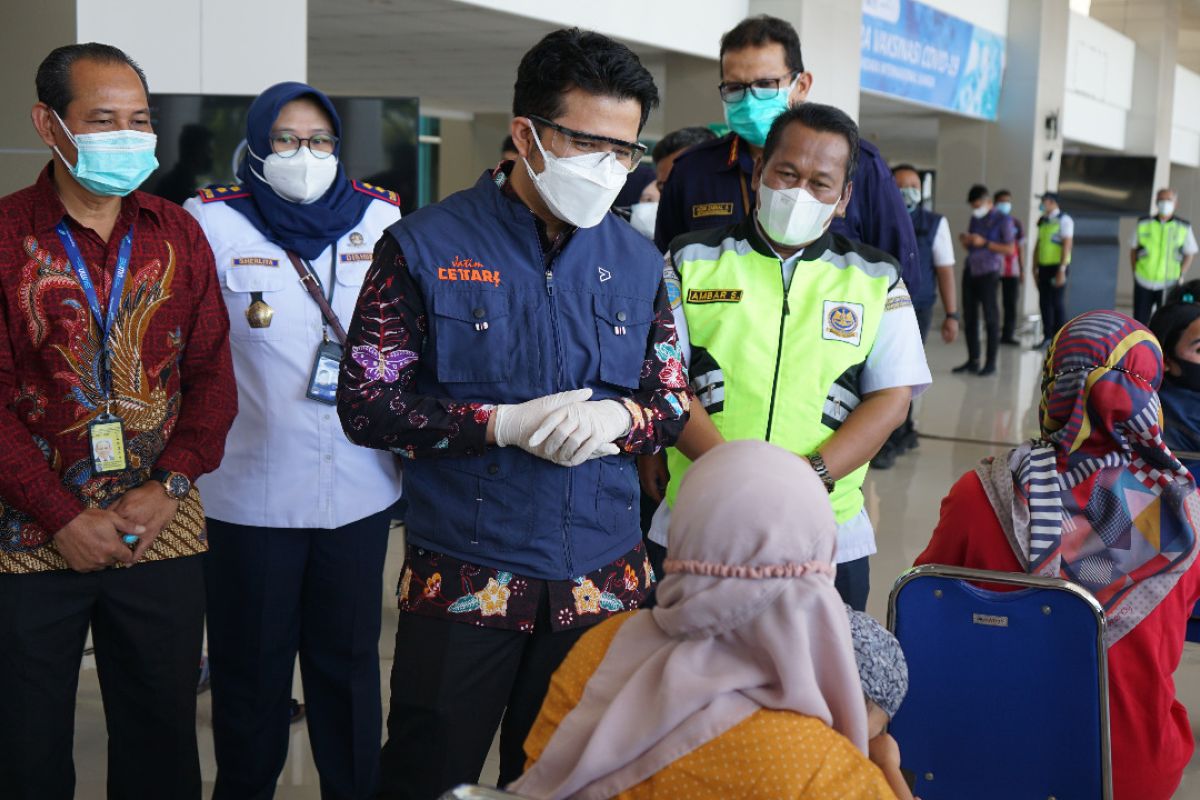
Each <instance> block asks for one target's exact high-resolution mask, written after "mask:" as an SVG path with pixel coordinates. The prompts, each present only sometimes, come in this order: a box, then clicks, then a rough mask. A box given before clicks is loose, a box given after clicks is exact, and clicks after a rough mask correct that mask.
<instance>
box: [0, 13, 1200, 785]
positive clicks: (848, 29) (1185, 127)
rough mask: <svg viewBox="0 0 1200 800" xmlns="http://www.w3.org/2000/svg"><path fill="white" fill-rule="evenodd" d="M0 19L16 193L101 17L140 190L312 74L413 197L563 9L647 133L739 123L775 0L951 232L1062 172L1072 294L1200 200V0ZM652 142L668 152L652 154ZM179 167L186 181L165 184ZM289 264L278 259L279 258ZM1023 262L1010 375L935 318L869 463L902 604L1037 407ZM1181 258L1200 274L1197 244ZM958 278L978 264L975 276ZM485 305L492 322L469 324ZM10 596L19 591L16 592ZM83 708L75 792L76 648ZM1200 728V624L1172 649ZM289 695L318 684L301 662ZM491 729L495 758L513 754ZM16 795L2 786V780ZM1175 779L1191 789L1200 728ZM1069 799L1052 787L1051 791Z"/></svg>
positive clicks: (299, 730)
mask: <svg viewBox="0 0 1200 800" xmlns="http://www.w3.org/2000/svg"><path fill="white" fill-rule="evenodd" d="M8 5H9V6H10V7H9V8H8V9H7V10H8V13H6V14H5V22H4V30H3V32H0V44H2V45H3V46H2V47H0V67H2V69H0V97H2V98H3V99H4V101H5V102H4V103H3V108H4V109H5V111H4V112H3V114H0V195H6V194H8V193H10V192H14V191H16V190H18V189H20V188H22V187H25V186H28V185H29V184H31V183H33V182H34V181H35V180H36V179H37V176H38V173H39V172H40V171H41V169H42V168H43V167H44V165H45V164H46V163H47V161H48V160H49V157H50V153H49V151H48V149H47V148H46V147H45V146H44V145H43V144H42V142H41V141H39V140H38V138H37V136H36V134H35V132H34V131H33V129H32V127H31V125H30V124H29V114H28V111H27V109H28V108H29V107H30V106H32V105H33V103H34V102H35V100H36V97H35V94H34V82H33V76H34V71H35V69H36V67H37V65H38V63H39V61H40V60H41V59H42V58H43V57H44V56H45V55H46V53H48V52H49V51H50V50H51V49H53V48H54V47H57V46H59V45H62V44H67V43H72V42H89V41H99V42H106V43H109V44H112V45H115V46H118V47H120V48H122V49H123V50H125V51H126V52H127V53H128V54H129V55H130V56H132V57H133V58H134V59H135V60H137V61H138V62H139V63H140V65H141V66H142V67H143V68H144V70H145V72H146V74H147V76H148V80H149V88H150V92H151V112H152V115H153V123H154V126H155V129H156V132H157V134H158V145H157V147H158V150H157V155H158V160H159V162H160V164H161V165H162V167H161V169H160V170H159V171H158V172H157V173H155V174H154V175H152V176H151V177H150V179H149V180H148V181H147V182H146V184H145V185H144V186H143V188H144V189H146V190H148V191H150V192H152V193H156V194H159V195H161V196H163V197H168V198H172V199H176V201H177V202H182V200H183V199H185V198H186V197H188V196H189V195H190V194H192V193H193V192H195V191H196V190H199V189H201V188H203V187H205V186H208V185H210V184H224V185H228V184H231V183H233V182H234V179H235V173H236V171H237V165H238V163H239V159H241V158H243V157H245V153H244V150H245V142H244V141H242V137H243V131H244V127H245V124H246V109H247V107H248V106H249V103H250V101H251V100H253V99H254V97H255V96H256V95H258V93H259V92H260V91H262V90H263V89H265V88H266V87H268V86H270V85H272V84H275V83H277V82H280V81H290V80H295V81H303V82H307V83H309V84H311V85H312V86H315V87H317V88H318V89H320V90H322V91H323V92H325V93H326V94H328V95H329V96H330V97H331V98H332V100H333V104H334V106H335V107H336V108H337V111H338V113H339V114H340V115H341V120H342V124H343V125H344V126H345V130H346V136H345V137H344V138H343V141H342V147H343V148H344V150H343V155H342V157H341V163H342V165H343V166H345V168H346V171H347V173H348V175H349V177H351V178H358V179H362V180H365V181H367V182H369V183H371V184H373V185H375V186H378V187H381V188H382V189H383V190H388V191H391V192H395V193H396V194H397V196H398V198H399V205H400V208H401V211H402V212H403V214H406V215H407V214H409V213H411V212H413V211H415V210H417V209H418V208H421V207H423V206H427V205H430V204H432V203H436V202H439V201H441V200H443V199H444V198H446V197H448V196H450V195H452V194H453V193H455V192H458V191H460V190H463V189H466V188H468V187H470V186H471V185H472V184H474V183H475V181H477V180H478V179H479V176H480V175H481V174H482V173H483V172H484V171H485V170H488V169H492V168H494V167H495V166H496V164H497V163H498V162H499V161H500V158H501V143H502V141H503V140H504V139H505V137H506V136H507V135H508V134H509V129H510V122H511V119H512V109H511V102H512V92H513V81H514V76H515V75H516V69H517V65H518V63H519V61H520V60H521V57H522V55H523V54H524V53H525V52H526V51H527V50H528V49H529V48H530V47H531V46H533V44H534V43H535V42H537V41H538V40H539V39H541V38H542V37H543V36H545V35H546V34H547V33H549V32H551V31H554V30H556V29H559V28H562V27H569V26H577V27H579V28H583V29H587V30H594V31H597V32H599V33H603V34H605V35H607V36H610V37H612V38H614V39H616V40H617V41H619V42H622V43H624V44H626V45H628V46H629V47H630V48H631V49H632V50H633V51H634V52H635V53H636V54H637V55H638V57H639V58H640V59H641V61H642V63H643V64H644V65H645V66H646V67H647V69H648V70H649V72H650V73H651V75H653V77H654V79H655V83H656V84H657V86H658V90H659V93H660V95H661V98H662V102H661V106H660V107H659V108H658V109H656V110H655V111H654V112H653V113H651V114H650V117H649V120H648V121H647V123H646V126H645V128H644V129H643V131H642V134H641V137H640V141H641V142H642V143H643V144H645V145H646V146H647V147H648V149H649V150H651V151H652V150H653V148H654V145H655V144H656V143H657V142H658V141H659V140H661V139H663V138H664V137H666V136H667V135H668V134H670V133H672V132H673V131H676V130H679V129H681V128H684V127H687V126H704V127H708V128H709V129H710V130H712V131H713V132H714V133H716V134H717V135H724V134H726V133H727V132H728V131H729V127H728V126H727V125H726V120H725V117H724V114H723V110H722V102H721V97H720V95H719V93H718V88H717V86H718V83H719V82H720V80H721V78H720V75H719V59H718V53H719V51H718V46H719V41H720V38H721V35H722V33H723V32H725V31H727V30H729V29H731V28H733V27H734V26H735V25H737V24H738V22H739V21H741V20H742V19H744V18H746V17H748V16H751V15H757V14H770V15H775V16H778V17H780V18H783V19H785V20H787V21H788V22H790V23H791V24H792V25H793V26H794V27H795V28H796V30H797V31H798V32H799V36H800V40H801V44H802V48H803V54H804V61H805V68H806V69H807V70H808V71H809V72H811V73H812V75H813V76H814V77H813V87H812V90H811V93H810V95H809V97H808V100H809V101H812V102H820V103H827V104H830V105H834V106H837V107H839V108H841V109H842V110H844V111H845V112H846V113H847V114H849V116H850V117H851V118H853V119H854V120H855V121H856V122H857V123H858V125H859V128H860V131H861V135H862V138H863V140H864V141H866V142H869V143H871V144H872V145H874V146H875V147H876V148H878V150H879V151H880V153H881V154H882V157H883V159H884V160H885V161H886V162H887V163H888V164H889V165H896V164H902V163H903V164H911V165H913V167H914V168H915V170H916V171H917V173H918V174H919V177H920V182H921V187H922V192H921V205H922V206H923V207H924V208H926V209H927V210H928V211H931V212H934V213H937V214H940V215H943V216H944V217H945V218H946V220H947V222H948V225H949V229H950V231H951V232H952V234H953V236H954V239H955V245H954V246H955V264H956V272H957V274H958V275H959V276H960V278H961V275H962V268H963V263H964V257H965V253H964V250H963V248H962V247H960V246H959V244H958V234H960V233H961V232H964V231H966V230H967V227H968V225H969V224H970V221H971V207H970V205H969V204H968V202H967V196H968V191H969V190H970V189H971V187H972V186H973V185H976V184H983V185H986V186H987V187H988V189H989V191H990V192H995V191H998V190H1007V191H1008V192H1010V193H1011V197H1012V210H1011V214H1012V216H1013V217H1014V218H1016V219H1017V220H1018V221H1019V222H1020V223H1021V224H1022V225H1023V227H1024V229H1025V231H1026V232H1027V234H1026V238H1025V240H1024V244H1023V248H1024V249H1023V253H1024V256H1025V259H1026V263H1029V261H1028V259H1030V258H1032V255H1033V252H1034V244H1035V242H1036V240H1037V234H1036V230H1037V223H1038V219H1039V216H1040V212H1039V202H1040V201H1041V198H1042V196H1043V195H1044V194H1045V193H1047V192H1051V193H1056V196H1057V197H1058V203H1059V205H1060V206H1061V208H1062V209H1063V211H1065V212H1067V213H1069V214H1070V215H1071V216H1072V217H1073V218H1074V224H1075V242H1074V247H1075V249H1074V261H1073V263H1072V265H1071V271H1070V274H1069V277H1068V282H1067V288H1066V311H1067V318H1068V319H1069V318H1071V317H1074V316H1075V315H1077V314H1080V313H1084V312H1087V311H1091V310H1095V309H1116V310H1118V311H1122V312H1124V313H1126V314H1130V313H1132V309H1133V300H1134V278H1133V275H1132V271H1131V269H1130V265H1129V246H1128V243H1129V241H1130V239H1131V238H1135V237H1136V233H1135V230H1136V226H1137V224H1138V223H1137V221H1138V219H1139V218H1141V217H1145V216H1146V215H1148V214H1151V213H1152V212H1153V209H1154V207H1155V200H1156V197H1157V193H1158V190H1159V189H1160V188H1165V187H1170V188H1171V189H1172V190H1173V191H1174V192H1175V194H1176V196H1177V203H1176V214H1177V216H1178V217H1180V218H1187V219H1193V220H1194V219H1196V218H1197V217H1200V0H1090V2H1089V0H652V2H639V0H608V2H605V3H581V2H564V1H563V0H169V2H162V0H39V1H38V2H37V3H34V4H25V5H24V7H22V8H18V7H17V6H18V5H19V4H17V3H15V2H12V3H9V4H8ZM646 163H651V160H650V158H649V157H647V161H646ZM181 183H182V184H183V186H184V188H183V190H182V192H183V193H182V195H179V196H178V198H176V197H175V194H174V193H177V192H178V191H179V186H180V184H181ZM284 269H287V266H286V262H285V265H284ZM1033 271H1034V270H1027V271H1026V276H1025V280H1024V283H1023V284H1022V286H1021V290H1020V296H1019V299H1018V300H1017V313H1018V324H1017V326H1016V331H1015V337H1016V339H1017V340H1018V342H1019V344H1018V345H1017V346H1009V347H1003V348H1001V349H1000V354H999V360H998V364H997V371H996V373H995V374H994V375H973V374H961V373H957V372H954V371H953V370H954V368H955V367H958V366H959V365H960V364H962V362H963V361H964V359H965V357H966V351H965V347H964V344H963V338H962V336H961V335H960V336H959V338H958V339H957V340H956V341H954V342H952V343H945V342H943V341H942V340H941V337H940V336H939V335H938V329H939V326H940V324H941V319H942V311H941V307H940V305H939V306H938V308H937V309H936V310H935V312H934V319H935V324H934V326H933V333H932V334H931V335H930V336H929V338H928V341H927V343H926V356H927V359H928V363H929V367H930V371H931V373H932V377H933V383H932V386H931V387H930V388H929V389H928V391H926V392H925V393H924V394H923V395H922V396H921V397H920V398H919V399H918V400H917V401H916V404H915V411H914V420H915V427H916V430H917V431H918V433H919V434H920V436H919V440H918V441H919V445H918V446H916V447H915V448H913V449H911V450H909V451H907V452H904V453H902V454H900V455H899V456H898V457H896V459H895V463H894V464H892V465H891V466H890V467H889V468H887V469H878V470H876V469H872V470H871V471H870V473H869V474H868V476H867V478H866V481H865V484H864V486H863V493H864V495H865V501H866V509H867V512H868V514H869V516H870V519H871V522H872V524H873V526H874V529H875V537H876V543H877V548H878V551H877V552H876V553H875V554H874V555H873V556H871V558H870V579H871V591H870V596H869V599H868V602H867V611H868V612H869V613H870V614H871V615H873V616H874V617H876V618H877V619H879V620H886V619H887V616H888V597H889V592H890V590H891V588H892V585H893V583H894V582H895V580H896V579H897V578H898V577H899V576H900V575H901V574H902V573H903V572H904V571H905V570H906V569H908V568H910V567H911V566H912V565H913V561H914V559H915V558H916V557H917V555H918V554H920V553H921V552H922V550H924V548H925V547H926V545H927V544H928V542H929V539H930V535H931V532H932V531H933V529H934V527H935V525H936V523H937V521H938V518H939V507H940V503H941V500H942V498H943V497H944V496H945V495H946V493H947V492H948V491H949V489H950V487H951V486H952V485H953V484H954V482H955V481H956V480H957V479H958V478H959V477H960V476H962V475H963V474H964V473H967V472H969V471H971V470H973V469H974V468H975V467H976V465H977V464H979V462H980V461H981V459H983V458H985V457H987V456H990V455H996V454H1001V453H1004V452H1007V451H1008V450H1009V449H1011V448H1013V447H1015V446H1017V445H1018V444H1019V443H1021V442H1023V441H1025V440H1028V439H1029V438H1030V437H1031V436H1033V435H1034V434H1036V433H1037V431H1038V428H1039V418H1038V404H1039V399H1040V392H1041V386H1042V367H1043V359H1044V357H1045V350H1039V349H1038V348H1037V346H1038V344H1039V343H1040V342H1041V339H1042V336H1041V323H1042V320H1041V316H1040V313H1041V309H1040V307H1039V303H1038V291H1037V287H1036V286H1035V282H1034V278H1033V276H1032V272H1033ZM1188 277H1191V278H1196V277H1200V273H1197V272H1196V271H1195V269H1193V272H1192V274H1191V275H1189V276H1188ZM960 288H961V287H960ZM477 330H478V329H477ZM404 534H405V532H404V526H403V524H402V523H401V522H400V521H396V522H395V523H394V524H393V526H392V529H391V534H390V539H389V541H388V546H387V560H386V564H385V567H384V582H383V584H382V585H381V586H380V596H379V602H380V603H381V605H382V608H383V628H382V630H381V632H380V636H379V666H380V673H381V676H382V692H383V695H382V699H383V707H384V709H385V710H386V709H387V707H388V699H389V692H390V688H389V684H388V676H389V673H390V671H391V667H392V661H393V656H394V642H395V633H396V626H397V620H398V619H399V616H400V612H399V611H398V609H397V598H396V589H397V584H398V581H399V579H400V575H401V570H402V566H403V563H404V557H405V545H404ZM0 613H3V612H0ZM83 663H84V669H83V671H82V673H81V676H80V686H79V694H78V705H77V710H76V727H75V740H74V751H75V764H76V770H77V791H76V797H79V798H85V799H88V800H90V799H91V798H102V797H105V796H106V795H105V775H106V762H105V754H106V750H107V733H106V728H105V718H104V712H103V706H102V702H101V695H100V690H99V685H98V680H97V676H96V669H95V660H94V657H93V656H92V655H91V654H90V651H89V653H88V654H86V655H85V656H84V662H83ZM1175 681H1176V688H1177V691H1178V695H1179V698H1180V700H1181V701H1182V702H1183V703H1184V705H1185V706H1187V708H1188V709H1189V712H1190V718H1191V725H1192V729H1193V732H1194V734H1195V736H1196V737H1198V738H1197V741H1200V644H1196V643H1191V642H1189V643H1188V644H1186V645H1185V647H1184V650H1183V658H1182V663H1181V665H1180V667H1179V669H1178V671H1177V672H1176V673H1175ZM293 694H294V696H295V698H296V699H297V700H299V701H300V702H304V693H303V687H302V685H301V681H300V676H299V674H298V671H297V674H296V676H295V680H294V691H293ZM210 697H211V695H210V694H209V693H204V694H201V695H200V696H199V700H198V719H197V725H198V730H199V733H200V736H199V742H200V753H201V768H202V775H203V780H204V787H205V788H204V792H205V796H206V797H208V796H209V795H210V794H211V790H212V786H213V781H214V780H215V776H216V760H215V756H214V748H213V741H212V715H211V706H210V702H211V701H210ZM498 759H499V756H498V751H497V746H496V745H493V750H492V753H491V755H490V756H489V759H488V762H487V765H486V767H485V769H484V772H483V775H482V779H481V781H482V783H484V784H489V785H494V784H495V781H496V780H497V777H498V774H499V773H498V770H499V760H498ZM4 795H5V791H4V787H3V786H0V797H3V796H4ZM321 796H322V795H321V789H320V781H319V777H318V775H317V772H316V769H315V767H314V762H313V758H312V753H311V749H310V746H309V738H308V733H307V730H306V728H305V725H304V723H303V722H300V723H298V724H295V725H293V726H292V728H291V747H290V751H289V755H288V760H287V764H286V767H285V768H284V770H283V773H282V775H281V776H280V778H279V782H278V787H277V791H276V793H275V797H277V798H280V800H300V799H301V798H318V797H321ZM1175 797H1177V798H1193V799H1194V800H1200V751H1198V752H1197V754H1196V755H1194V756H1193V758H1192V761H1191V764H1190V765H1189V767H1188V768H1187V770H1186V772H1185V774H1184V777H1183V781H1182V784H1181V786H1180V787H1179V789H1178V791H1177V792H1176V794H1175ZM1052 800H1053V798H1052Z"/></svg>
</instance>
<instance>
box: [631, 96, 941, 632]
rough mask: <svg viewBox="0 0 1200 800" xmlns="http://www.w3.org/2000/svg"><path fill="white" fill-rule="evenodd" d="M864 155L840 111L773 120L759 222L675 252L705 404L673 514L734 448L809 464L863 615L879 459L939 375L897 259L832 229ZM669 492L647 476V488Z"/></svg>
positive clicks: (684, 329)
mask: <svg viewBox="0 0 1200 800" xmlns="http://www.w3.org/2000/svg"><path fill="white" fill-rule="evenodd" d="M858 146H859V141H858V126H856V125H855V124H854V122H853V121H852V120H851V119H850V118H849V117H848V116H847V115H846V114H845V113H843V112H842V111H839V110H838V109H836V108H833V107H831V106H825V105H820V104H817V103H801V104H798V105H796V106H793V107H792V108H791V109H789V110H787V111H785V112H784V113H783V114H781V115H780V116H778V117H777V118H776V119H775V122H774V124H773V125H772V126H771V129H770V132H769V133H768V135H767V138H766V141H765V143H764V148H763V152H762V156H761V157H760V158H759V159H758V161H757V163H756V165H755V170H754V173H753V175H752V176H751V188H752V190H753V191H755V192H756V193H757V205H756V207H755V209H756V211H755V214H753V215H751V216H748V217H746V218H744V219H743V220H741V221H740V222H737V223H734V224H733V225H728V226H726V227H723V228H713V229H709V230H702V231H695V232H693V233H690V234H686V235H684V236H680V237H678V238H677V239H676V240H675V242H674V243H673V244H672V245H671V252H670V254H669V261H668V264H667V268H666V269H667V280H668V282H670V283H674V284H675V285H676V286H677V287H678V289H677V291H674V292H672V296H673V297H675V298H676V309H675V326H676V329H677V330H678V332H679V341H680V345H681V347H682V348H683V350H684V356H685V359H686V361H687V363H688V367H689V374H690V375H691V386H692V389H693V391H694V392H695V394H696V397H697V399H698V400H699V401H700V403H703V405H704V408H703V409H701V408H700V403H697V404H695V405H694V406H693V409H692V417H691V420H690V421H689V422H688V425H687V427H686V429H685V430H684V434H683V436H682V437H680V440H679V442H678V445H677V447H678V449H677V450H676V449H672V450H670V451H669V455H668V466H669V470H667V472H669V478H666V480H667V482H668V483H667V490H666V497H667V504H666V505H669V504H670V503H673V502H674V501H675V496H676V493H677V491H678V489H679V482H680V480H681V479H682V478H683V476H684V473H685V472H686V471H687V469H688V466H689V465H690V463H691V460H689V458H690V459H694V458H696V457H699V456H700V455H702V454H703V453H704V452H706V451H707V450H708V449H710V448H711V447H713V446H715V445H716V444H718V443H720V442H721V441H722V438H724V439H766V441H769V442H772V443H774V444H778V445H780V446H781V447H785V448H787V449H788V450H791V451H792V452H793V453H796V454H797V455H800V456H806V457H807V458H808V459H809V461H810V462H812V465H813V468H814V469H815V470H816V472H817V474H818V475H820V476H821V478H822V480H823V481H824V482H825V485H826V488H827V489H828V490H829V492H830V495H831V498H830V499H831V501H832V503H833V509H834V513H835V515H836V517H837V520H838V526H839V527H838V562H839V563H838V569H837V579H836V585H837V588H838V591H839V592H840V593H841V595H842V598H843V599H844V600H845V601H846V602H847V603H849V604H850V605H851V606H852V607H854V608H856V609H859V610H862V609H863V608H864V607H865V606H866V602H867V593H868V591H869V588H870V585H869V584H870V571H869V565H868V558H867V557H868V556H869V555H871V554H872V553H874V552H875V535H874V531H873V529H872V527H871V521H870V519H869V518H868V517H867V514H866V511H865V510H864V508H863V494H862V489H861V487H862V483H863V479H864V478H865V477H866V473H867V462H868V461H869V460H870V458H871V457H872V456H873V455H875V453H876V452H877V451H878V450H879V448H880V446H881V445H882V444H883V443H884V441H885V440H886V439H887V438H888V435H889V434H890V433H891V432H892V431H893V430H894V429H895V428H896V426H897V425H899V423H900V422H902V421H903V420H904V416H905V413H906V412H907V410H908V406H909V401H910V399H911V398H912V396H913V395H914V394H918V393H920V392H921V391H922V390H924V389H925V388H926V387H927V386H928V385H929V384H930V383H931V382H932V378H931V377H930V374H929V367H928V365H927V364H926V361H925V352H924V348H923V347H922V346H921V337H920V333H919V331H918V329H917V319H916V315H915V314H914V313H913V310H912V301H911V300H910V298H909V295H908V291H907V289H905V287H904V283H903V281H902V280H901V279H900V273H899V265H898V264H897V263H896V261H895V259H893V258H892V257H891V256H890V255H888V254H886V253H884V252H882V251H881V250H877V249H875V248H874V247H870V246H867V245H863V244H860V243H858V242H854V241H851V240H849V239H847V238H846V237H844V236H841V235H839V234H836V233H834V232H832V231H831V230H830V222H831V221H832V220H833V218H834V217H835V215H836V214H840V213H844V212H845V209H846V206H847V204H848V203H850V202H851V197H852V191H853V188H854V187H853V185H852V183H851V181H850V177H851V176H852V175H854V174H855V171H854V166H855V163H854V162H855V157H856V155H857V153H858ZM714 424H715V428H714V427H713V426H714ZM658 469H659V472H658V473H657V476H656V477H657V478H658V484H661V482H662V480H663V479H664V478H665V477H666V476H665V475H664V474H663V473H662V472H661V470H662V469H663V466H662V465H661V464H659V465H658ZM657 488H658V487H657V486H656V485H652V486H647V481H646V476H643V489H644V490H648V489H655V490H656V489H657ZM667 517H668V511H667V509H666V508H664V507H662V506H660V508H659V511H658V513H657V514H656V515H655V520H654V525H653V527H652V529H651V532H650V538H651V539H652V540H653V541H655V542H657V543H659V544H660V545H665V544H666V538H665V534H666V527H667Z"/></svg>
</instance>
